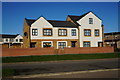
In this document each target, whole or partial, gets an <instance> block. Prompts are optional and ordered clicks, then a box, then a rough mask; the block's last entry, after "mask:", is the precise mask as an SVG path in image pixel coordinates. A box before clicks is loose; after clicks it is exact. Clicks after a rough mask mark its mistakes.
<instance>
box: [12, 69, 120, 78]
mask: <svg viewBox="0 0 120 80" xmlns="http://www.w3.org/2000/svg"><path fill="white" fill-rule="evenodd" d="M114 70H120V69H99V70H88V71H75V72H60V73H47V74H34V75H22V76H13V77H12V78H36V77H45V76H46V77H47V76H57V75H68V74H79V73H90V72H101V71H114Z"/></svg>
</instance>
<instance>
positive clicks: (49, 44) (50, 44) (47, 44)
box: [43, 42, 52, 48]
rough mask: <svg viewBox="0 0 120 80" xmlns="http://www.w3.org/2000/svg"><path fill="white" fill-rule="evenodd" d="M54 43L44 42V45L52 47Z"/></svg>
mask: <svg viewBox="0 0 120 80" xmlns="http://www.w3.org/2000/svg"><path fill="white" fill-rule="evenodd" d="M51 46H52V43H51V42H43V47H44V48H45V47H51Z"/></svg>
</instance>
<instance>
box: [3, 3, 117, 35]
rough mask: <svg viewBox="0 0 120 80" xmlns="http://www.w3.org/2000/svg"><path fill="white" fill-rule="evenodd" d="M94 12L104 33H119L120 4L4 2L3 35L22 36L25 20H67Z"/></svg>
mask: <svg viewBox="0 0 120 80" xmlns="http://www.w3.org/2000/svg"><path fill="white" fill-rule="evenodd" d="M89 11H92V12H93V13H95V14H96V15H97V16H98V17H99V18H100V19H102V24H103V25H104V32H105V33H108V32H117V31H118V2H2V33H3V34H21V35H22V31H23V25H24V19H25V18H28V19H37V18H39V17H40V16H43V17H45V18H46V19H47V20H66V18H67V16H68V15H77V16H80V15H82V14H84V13H87V12H89Z"/></svg>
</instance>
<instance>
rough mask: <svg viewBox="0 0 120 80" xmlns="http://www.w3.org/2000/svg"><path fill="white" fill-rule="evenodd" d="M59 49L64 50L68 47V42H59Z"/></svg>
mask: <svg viewBox="0 0 120 80" xmlns="http://www.w3.org/2000/svg"><path fill="white" fill-rule="evenodd" d="M58 47H59V48H62V49H63V48H64V47H66V42H58Z"/></svg>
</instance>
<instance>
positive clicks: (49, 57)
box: [2, 53, 120, 63]
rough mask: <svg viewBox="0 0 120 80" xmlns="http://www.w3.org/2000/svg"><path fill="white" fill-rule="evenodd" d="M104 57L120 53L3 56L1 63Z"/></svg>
mask: <svg viewBox="0 0 120 80" xmlns="http://www.w3.org/2000/svg"><path fill="white" fill-rule="evenodd" d="M104 58H120V53H96V54H65V55H42V56H19V57H3V58H2V63H15V62H36V61H37V62H38V61H58V60H83V59H104Z"/></svg>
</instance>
